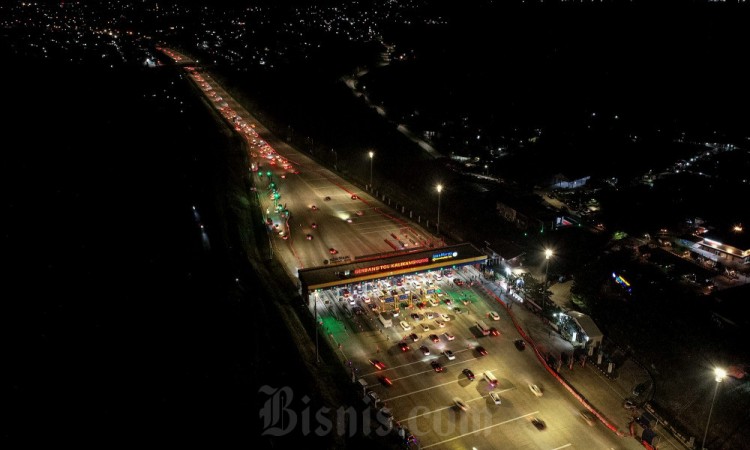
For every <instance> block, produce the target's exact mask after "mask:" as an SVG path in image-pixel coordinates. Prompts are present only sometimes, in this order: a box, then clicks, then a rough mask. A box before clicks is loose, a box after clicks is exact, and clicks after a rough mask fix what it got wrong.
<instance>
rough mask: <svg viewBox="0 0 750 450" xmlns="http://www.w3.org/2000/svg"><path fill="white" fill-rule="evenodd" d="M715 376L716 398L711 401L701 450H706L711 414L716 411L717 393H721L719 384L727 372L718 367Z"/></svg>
mask: <svg viewBox="0 0 750 450" xmlns="http://www.w3.org/2000/svg"><path fill="white" fill-rule="evenodd" d="M714 375H716V387H715V388H714V396H713V398H712V399H711V408H710V409H709V410H708V420H706V431H704V432H703V443H702V444H701V450H703V449H705V448H706V436H708V424H709V423H711V413H712V412H713V411H714V402H716V393H717V392H719V384H720V383H721V382H722V380H724V378H725V377H726V376H727V371H726V370H724V369H721V368H718V367H717V368H715V369H714Z"/></svg>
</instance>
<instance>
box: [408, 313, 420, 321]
mask: <svg viewBox="0 0 750 450" xmlns="http://www.w3.org/2000/svg"><path fill="white" fill-rule="evenodd" d="M410 315H411V318H412V319H414V321H417V320H419V314H417V313H411V314H410Z"/></svg>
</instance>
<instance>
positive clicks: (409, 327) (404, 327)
mask: <svg viewBox="0 0 750 450" xmlns="http://www.w3.org/2000/svg"><path fill="white" fill-rule="evenodd" d="M399 325H401V328H403V329H404V331H409V330H411V325H409V323H408V322H407V321H405V320H402V321H401V322H399Z"/></svg>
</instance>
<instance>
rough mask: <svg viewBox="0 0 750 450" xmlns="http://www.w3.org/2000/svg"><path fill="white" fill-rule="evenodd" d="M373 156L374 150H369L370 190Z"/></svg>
mask: <svg viewBox="0 0 750 450" xmlns="http://www.w3.org/2000/svg"><path fill="white" fill-rule="evenodd" d="M374 156H375V152H372V151H371V152H370V190H371V191H372V159H373V157H374Z"/></svg>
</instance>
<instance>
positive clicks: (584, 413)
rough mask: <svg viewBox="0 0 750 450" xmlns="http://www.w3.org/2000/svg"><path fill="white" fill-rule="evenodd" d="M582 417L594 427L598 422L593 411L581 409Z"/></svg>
mask: <svg viewBox="0 0 750 450" xmlns="http://www.w3.org/2000/svg"><path fill="white" fill-rule="evenodd" d="M580 414H581V418H582V419H583V420H585V421H586V423H587V424H589V426H590V427H593V426H594V424H595V423H596V416H595V415H594V413H592V412H591V411H589V410H587V409H584V410H581V411H580Z"/></svg>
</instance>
